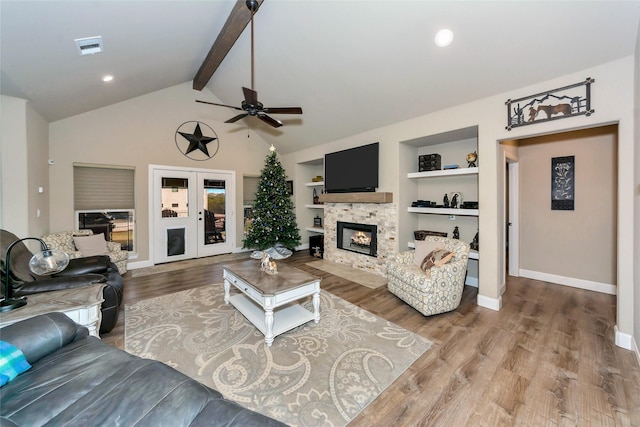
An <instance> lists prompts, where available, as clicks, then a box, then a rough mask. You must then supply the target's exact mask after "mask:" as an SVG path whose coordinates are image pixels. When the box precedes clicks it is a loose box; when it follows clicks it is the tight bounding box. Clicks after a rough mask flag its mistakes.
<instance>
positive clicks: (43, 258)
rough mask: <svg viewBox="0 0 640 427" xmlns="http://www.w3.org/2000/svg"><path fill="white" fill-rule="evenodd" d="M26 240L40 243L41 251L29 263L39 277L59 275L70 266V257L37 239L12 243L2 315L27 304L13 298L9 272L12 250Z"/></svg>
mask: <svg viewBox="0 0 640 427" xmlns="http://www.w3.org/2000/svg"><path fill="white" fill-rule="evenodd" d="M24 240H37V241H38V242H40V248H41V251H40V252H38V253H36V254H35V255H33V257H31V260H30V261H29V269H30V270H31V272H33V273H34V274H37V275H38V276H45V275H48V274H54V273H58V272H60V271H62V270H64V269H65V268H67V265H69V255H68V254H67V253H66V252H63V251H61V250H58V249H49V248H48V247H47V244H46V243H45V242H44V241H42V240H40V239H38V238H36V237H25V238H24V239H20V240H16V241H15V242H13V243H11V244H10V245H9V247H8V248H7V252H6V256H5V257H4V260H5V266H6V271H5V285H4V299H3V300H2V301H0V313H2V312H6V311H11V310H14V309H16V308H19V307H22V306H24V305H26V304H27V299H26V298H12V297H11V294H12V289H11V284H10V280H9V275H10V273H9V270H10V269H11V250H12V249H13V247H14V246H15V245H16V244H18V243H20V242H22V241H24Z"/></svg>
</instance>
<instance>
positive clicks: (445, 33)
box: [434, 28, 453, 47]
mask: <svg viewBox="0 0 640 427" xmlns="http://www.w3.org/2000/svg"><path fill="white" fill-rule="evenodd" d="M434 40H435V42H436V45H437V46H439V47H447V46H449V45H450V44H451V42H452V41H453V32H452V31H451V30H449V29H447V28H445V29H443V30H440V31H438V32H437V33H436V37H435V39H434Z"/></svg>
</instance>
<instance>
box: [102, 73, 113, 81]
mask: <svg viewBox="0 0 640 427" xmlns="http://www.w3.org/2000/svg"><path fill="white" fill-rule="evenodd" d="M112 80H113V76H112V75H111V74H107V75H106V76H102V81H103V82H105V83H108V82H110V81H112Z"/></svg>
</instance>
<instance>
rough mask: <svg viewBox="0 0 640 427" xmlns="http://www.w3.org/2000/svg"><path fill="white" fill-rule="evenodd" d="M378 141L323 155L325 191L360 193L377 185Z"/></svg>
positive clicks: (374, 188) (372, 189)
mask: <svg viewBox="0 0 640 427" xmlns="http://www.w3.org/2000/svg"><path fill="white" fill-rule="evenodd" d="M378 145H379V143H377V142H374V143H373V144H368V145H363V146H361V147H355V148H350V149H348V150H342V151H337V152H335V153H328V154H325V156H324V190H325V192H327V193H361V192H367V191H376V187H378V158H379V154H378V153H379V150H378Z"/></svg>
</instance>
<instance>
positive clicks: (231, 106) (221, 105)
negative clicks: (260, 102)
mask: <svg viewBox="0 0 640 427" xmlns="http://www.w3.org/2000/svg"><path fill="white" fill-rule="evenodd" d="M196 102H199V103H201V104H209V105H217V106H218V107H227V108H233V109H234V110H240V111H242V108H240V107H234V106H233V105H225V104H217V103H215V102H209V101H200V100H199V99H196Z"/></svg>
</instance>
